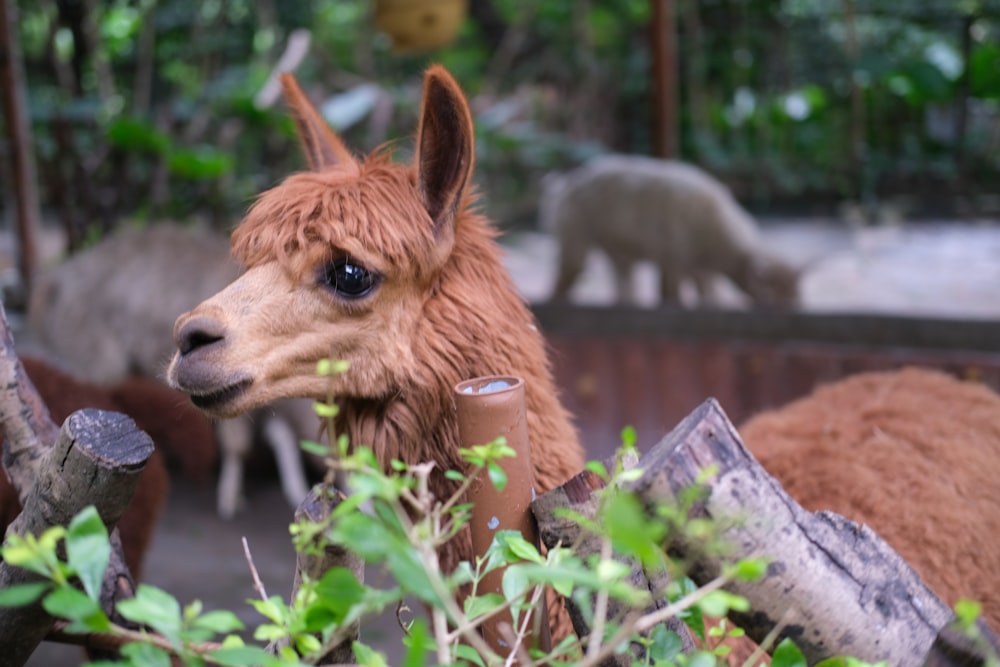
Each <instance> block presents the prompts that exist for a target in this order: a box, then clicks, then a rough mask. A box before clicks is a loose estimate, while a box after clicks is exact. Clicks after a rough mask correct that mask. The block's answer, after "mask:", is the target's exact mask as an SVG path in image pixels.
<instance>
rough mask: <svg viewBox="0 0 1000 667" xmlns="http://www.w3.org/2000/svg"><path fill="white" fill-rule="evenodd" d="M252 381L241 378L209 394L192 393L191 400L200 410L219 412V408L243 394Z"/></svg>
mask: <svg viewBox="0 0 1000 667" xmlns="http://www.w3.org/2000/svg"><path fill="white" fill-rule="evenodd" d="M252 383H253V380H249V379H248V380H240V381H239V382H237V383H235V384H231V385H229V386H227V387H223V388H222V389H219V390H217V391H213V392H211V393H209V394H191V402H192V403H194V405H195V407H197V408H198V409H199V410H204V411H206V412H218V411H219V408H221V407H222V406H224V405H226V404H227V403H232V402H233V401H234V400H236V399H237V398H238V397H239V396H241V395H242V394H243V393H244V392H245V391H246V390H247V388H248V387H249V386H250V385H251V384H252Z"/></svg>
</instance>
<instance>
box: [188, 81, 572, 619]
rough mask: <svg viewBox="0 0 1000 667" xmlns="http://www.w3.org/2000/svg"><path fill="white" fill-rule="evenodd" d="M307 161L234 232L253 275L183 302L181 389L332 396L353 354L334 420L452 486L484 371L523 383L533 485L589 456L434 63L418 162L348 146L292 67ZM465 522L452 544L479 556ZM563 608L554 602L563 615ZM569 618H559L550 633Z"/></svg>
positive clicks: (217, 408) (457, 110)
mask: <svg viewBox="0 0 1000 667" xmlns="http://www.w3.org/2000/svg"><path fill="white" fill-rule="evenodd" d="M283 85H284V88H285V94H286V98H287V100H288V102H289V105H290V107H291V110H292V112H293V115H294V119H295V121H296V126H297V129H298V132H299V135H300V138H301V140H302V144H303V147H304V149H305V154H306V158H307V161H308V164H309V167H310V171H307V172H303V173H296V174H293V175H291V176H289V177H288V178H286V179H285V180H284V181H283V182H282V183H281V184H279V185H278V186H276V187H274V188H273V189H271V190H268V191H266V192H264V193H263V194H262V195H260V197H259V199H258V200H257V202H256V203H255V204H254V205H253V206H252V207H251V208H250V210H249V211H248V213H247V215H246V218H245V219H244V220H243V222H242V223H241V224H240V226H238V227H237V228H236V230H235V231H234V232H233V237H232V251H233V254H234V255H235V257H236V258H237V259H238V260H239V261H240V262H241V263H242V264H244V265H245V267H246V271H245V273H243V275H241V276H240V278H239V279H237V280H236V281H235V282H234V283H233V284H232V285H230V286H229V287H227V288H226V289H225V290H223V291H222V292H220V293H219V294H217V295H215V296H214V297H212V298H211V299H208V300H207V301H205V302H204V303H202V304H201V305H199V306H198V307H197V308H195V309H194V310H192V311H191V312H189V313H186V314H184V315H182V316H181V317H180V318H179V319H178V320H177V324H176V326H175V329H174V336H175V339H176V343H177V352H176V354H175V356H174V358H173V360H172V361H171V364H170V368H169V370H168V379H169V381H170V383H171V385H172V386H174V387H175V388H177V389H179V390H181V391H184V392H187V393H188V394H190V395H191V399H192V401H193V402H194V404H195V405H197V406H198V407H200V408H202V409H203V410H205V411H206V412H208V413H209V414H211V415H214V416H217V417H232V416H235V415H238V414H242V413H244V412H246V411H248V410H252V409H254V408H257V407H258V406H260V405H263V404H265V403H268V402H270V401H273V400H276V399H279V398H285V397H292V396H307V397H314V398H324V397H326V396H327V392H328V390H329V389H331V380H330V378H327V377H320V376H317V374H316V364H317V362H318V361H320V360H321V359H326V358H330V357H333V358H335V359H340V360H345V361H347V362H348V363H349V370H348V371H347V372H346V373H344V374H342V375H339V376H337V377H335V378H333V380H332V389H333V393H334V395H335V396H336V399H337V403H338V404H339V406H340V412H339V414H338V416H337V418H336V422H335V424H334V426H335V429H336V431H337V432H338V433H344V434H346V435H347V436H348V437H349V438H350V441H351V442H352V443H355V444H359V445H361V444H363V445H368V446H371V447H372V448H373V449H374V451H375V452H376V455H377V456H378V458H379V460H380V461H381V462H382V463H383V464H386V465H387V464H388V463H389V462H390V461H391V460H392V459H399V460H401V461H403V462H406V463H409V464H416V463H419V462H426V461H433V462H434V463H435V464H436V466H435V468H434V470H433V471H432V474H431V479H430V481H429V483H430V490H431V491H432V492H433V493H434V494H435V495H436V496H437V497H438V498H447V497H449V496H450V495H451V494H452V493H454V492H455V491H456V489H457V483H456V482H455V481H454V480H451V479H449V478H448V477H447V476H446V474H445V473H446V472H447V471H449V470H462V469H464V468H465V467H466V465H465V463H464V461H463V460H462V458H461V457H460V456H459V453H458V449H459V446H460V441H459V431H458V424H457V419H456V415H455V411H454V408H453V403H452V392H453V388H454V386H455V385H456V384H457V383H458V382H460V381H462V380H466V379H471V378H475V377H479V376H483V375H491V374H504V375H518V376H521V377H522V378H524V380H525V384H526V389H525V394H526V396H525V401H526V408H527V415H526V421H527V426H528V435H529V439H530V442H531V457H532V466H533V470H534V484H535V487H536V489H537V490H538V492H544V491H547V490H549V489H551V488H553V487H555V486H558V485H559V484H561V483H562V482H564V481H566V480H567V479H569V478H570V477H572V476H573V475H575V474H576V473H578V472H580V470H581V469H582V467H583V463H584V458H583V450H582V448H581V446H580V443H579V440H578V437H577V434H576V432H575V429H574V428H573V426H572V425H571V422H570V417H569V415H568V414H567V412H566V410H565V409H564V408H563V407H562V405H561V404H560V402H559V398H558V396H557V391H556V388H555V385H554V382H553V378H552V373H551V370H550V366H549V361H548V359H547V357H546V352H545V344H544V341H543V339H542V336H541V334H540V333H539V331H538V329H537V328H536V326H535V322H534V318H533V316H532V314H531V312H530V311H529V310H528V308H527V306H526V304H525V303H524V301H523V299H522V298H521V297H520V296H519V295H518V292H517V290H516V288H515V286H514V284H513V282H512V280H511V278H510V276H509V274H508V273H507V271H506V269H505V268H504V266H503V264H502V261H501V251H500V249H499V246H498V245H497V244H496V242H495V241H494V237H495V236H496V232H495V231H494V230H493V229H492V227H491V225H490V224H489V222H488V221H487V220H486V219H485V218H484V217H483V216H481V215H479V214H478V213H476V212H475V211H474V210H473V209H472V208H471V205H472V202H473V199H474V195H473V192H472V171H473V154H474V144H475V139H474V135H473V126H472V118H471V114H470V112H469V107H468V104H467V102H466V100H465V98H464V96H463V95H462V92H461V90H460V89H459V87H458V85H457V84H456V83H455V81H454V79H452V77H451V76H450V75H449V74H448V73H447V72H446V71H445V70H444V69H443V68H441V67H439V66H434V67H431V68H430V69H429V70H427V72H426V75H425V78H424V93H423V101H422V106H421V110H420V121H419V127H418V130H417V139H416V151H415V156H414V159H413V163H412V164H411V165H403V164H398V163H396V162H393V161H392V159H391V156H390V155H389V154H388V153H387V152H386V151H376V152H375V153H374V154H372V155H369V156H368V157H366V158H355V157H354V156H353V155H352V154H351V153H350V152H349V151H348V149H347V148H346V147H345V146H344V144H343V143H342V142H341V140H340V139H339V137H337V136H336V135H335V134H334V133H333V131H332V130H330V129H329V128H328V127H327V125H326V124H325V123H324V121H323V119H322V117H321V116H320V114H319V112H318V111H317V110H316V109H315V108H314V107H313V106H312V105H311V104H310V103H309V101H308V100H307V99H306V97H305V95H304V94H303V93H302V91H301V89H300V88H299V87H298V84H297V83H296V82H295V79H294V78H293V77H291V75H286V76H285V77H284V78H283ZM472 555H473V554H472V546H471V540H470V535H469V531H468V529H466V530H464V531H463V532H462V533H460V534H459V535H458V536H456V538H455V539H454V540H453V541H452V542H450V543H449V544H448V545H446V547H445V548H444V550H443V551H442V553H441V554H440V556H441V562H442V566H443V567H444V568H445V569H446V570H451V569H452V568H454V567H455V565H456V564H457V563H458V561H459V560H463V559H465V560H471V559H472ZM559 608H561V605H557V604H556V603H555V602H553V604H552V607H551V610H552V613H553V614H558V613H559ZM559 628H561V629H562V631H563V632H566V631H568V629H569V623H568V618H567V617H565V616H562V617H561V621H560V623H559V626H558V627H557V628H555V629H554V632H555V633H558V632H559Z"/></svg>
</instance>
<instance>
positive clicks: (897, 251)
mask: <svg viewBox="0 0 1000 667" xmlns="http://www.w3.org/2000/svg"><path fill="white" fill-rule="evenodd" d="M765 232H766V235H767V238H768V239H769V240H770V241H771V243H772V245H773V246H774V247H775V248H776V249H778V250H779V251H780V252H782V253H784V254H785V255H786V256H788V257H789V258H790V259H791V260H792V261H794V262H796V263H797V264H798V265H799V266H803V267H805V270H806V274H805V277H804V279H803V292H804V297H805V308H806V309H807V310H813V311H831V310H851V311H880V312H893V313H899V314H921V315H933V316H940V317H962V318H991V319H992V318H997V317H1000V296H998V294H1000V292H998V291H997V287H998V285H1000V224H998V223H997V222H988V221H978V222H974V223H970V224H962V225H956V224H953V223H952V224H938V225H935V224H919V225H912V226H902V227H890V228H875V229H851V228H847V227H845V226H843V225H839V224H835V223H831V224H816V222H815V221H810V222H809V223H808V224H804V223H803V222H801V221H800V222H794V221H782V222H780V223H771V224H767V225H765ZM505 244H506V245H507V248H508V257H507V264H508V266H509V267H510V269H511V272H512V275H513V276H514V279H515V281H516V282H517V284H518V287H519V288H520V289H521V290H522V292H523V293H524V294H525V296H526V297H527V298H528V299H529V300H533V301H534V300H542V299H544V298H546V297H547V295H548V290H549V286H550V285H551V284H552V280H553V277H554V275H555V265H556V264H555V261H556V259H555V258H556V248H555V244H554V242H553V241H552V240H551V239H550V238H548V237H545V236H542V235H538V234H523V235H519V236H517V237H513V238H508V239H506V240H505ZM637 281H638V286H639V294H640V302H641V303H643V304H645V305H652V304H653V303H655V300H656V294H655V285H656V281H655V272H654V270H653V269H652V268H651V267H648V266H643V267H640V268H639V270H638V272H637ZM612 285H613V281H612V280H611V274H610V269H609V267H608V265H607V263H606V262H605V261H603V260H602V259H601V258H600V257H598V256H594V257H592V258H591V261H590V262H589V263H588V267H587V270H586V273H585V275H584V276H583V277H582V279H581V281H580V283H579V284H578V285H577V288H576V289H575V290H574V293H573V298H574V299H576V301H577V302H578V303H586V304H601V303H609V302H610V301H611V299H612V292H611V289H612ZM734 303H735V297H734ZM214 507H215V496H214V489H213V488H211V487H197V486H193V485H192V484H190V483H189V482H187V481H185V480H183V479H180V480H175V481H174V483H173V488H172V492H171V495H170V498H169V503H168V506H167V509H166V512H165V515H164V516H163V518H162V520H161V521H160V523H159V525H158V526H157V532H156V536H155V541H154V543H153V545H152V550H151V552H150V553H149V556H148V560H147V566H146V572H147V577H146V581H147V582H148V583H151V584H154V585H157V586H160V587H162V588H164V589H166V590H168V591H170V592H171V593H173V594H174V595H175V596H177V597H178V599H179V600H180V601H181V602H182V603H187V602H190V601H191V600H194V599H200V600H202V602H203V603H204V604H205V607H206V608H207V609H229V610H232V611H235V612H237V613H238V614H239V615H240V616H241V617H242V618H244V620H245V621H246V622H247V623H248V624H255V623H257V622H258V621H259V619H258V618H257V616H256V612H254V611H253V610H252V609H251V608H250V607H249V606H248V605H246V603H245V601H246V600H247V599H248V598H250V597H253V596H255V592H254V590H253V586H252V582H251V577H250V573H249V569H248V566H247V564H246V560H245V558H244V555H243V547H242V544H241V538H242V537H244V536H246V537H247V539H248V541H249V545H250V549H251V552H252V554H253V560H254V564H255V566H256V568H257V570H258V571H259V573H260V576H261V578H262V580H263V583H264V585H265V587H266V588H267V591H268V593H269V594H281V595H283V596H287V594H288V591H289V589H290V585H291V581H292V571H293V566H294V557H293V551H292V548H291V545H290V540H289V536H288V529H287V527H288V523H289V522H290V520H291V517H292V509H291V508H290V507H289V506H288V505H287V503H286V502H285V500H284V498H283V496H282V495H281V493H280V490H279V489H278V486H277V480H276V479H275V478H273V477H264V478H258V479H255V480H251V482H250V484H248V490H247V503H246V506H245V507H244V509H243V511H242V512H240V513H239V514H238V515H237V517H236V518H235V519H233V520H232V521H224V520H222V519H220V518H219V517H218V516H217V515H216V514H215V510H214ZM363 632H364V639H365V640H366V641H368V642H370V643H371V644H373V645H374V646H375V647H376V648H380V649H383V650H386V651H387V652H388V654H389V664H398V653H397V650H398V649H397V648H396V647H397V645H398V631H397V630H396V629H395V628H394V623H393V622H392V621H391V620H384V621H382V622H380V623H377V624H375V625H369V626H366V627H365V628H364V630H363ZM80 656H81V654H80V652H79V650H78V649H76V648H67V647H58V646H52V645H43V647H42V648H40V649H39V651H37V652H36V654H35V656H34V657H33V658H32V660H31V662H30V663H29V664H30V665H31V666H32V667H59V666H61V665H76V664H79V663H80V661H81V660H80Z"/></svg>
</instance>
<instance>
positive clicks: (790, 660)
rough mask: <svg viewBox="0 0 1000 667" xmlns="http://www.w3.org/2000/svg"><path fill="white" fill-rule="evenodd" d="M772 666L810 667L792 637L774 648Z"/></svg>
mask: <svg viewBox="0 0 1000 667" xmlns="http://www.w3.org/2000/svg"><path fill="white" fill-rule="evenodd" d="M771 667H808V666H807V665H806V658H805V656H804V655H802V651H800V650H799V647H798V646H796V645H795V643H794V642H793V641H792V640H791V639H784V640H782V641H781V643H780V644H778V646H777V647H775V649H774V653H773V654H772V656H771Z"/></svg>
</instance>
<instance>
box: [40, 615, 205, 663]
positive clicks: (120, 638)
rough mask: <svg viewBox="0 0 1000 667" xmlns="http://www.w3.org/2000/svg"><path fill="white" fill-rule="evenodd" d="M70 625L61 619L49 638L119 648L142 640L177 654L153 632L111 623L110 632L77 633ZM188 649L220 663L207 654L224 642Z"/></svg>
mask: <svg viewBox="0 0 1000 667" xmlns="http://www.w3.org/2000/svg"><path fill="white" fill-rule="evenodd" d="M67 625H68V623H66V622H65V621H59V622H57V623H56V625H55V626H54V628H53V630H52V632H51V633H50V634H49V637H48V638H49V640H51V641H55V642H57V643H60V644H76V645H79V646H85V647H87V648H92V649H104V650H111V651H114V650H118V649H120V648H121V647H123V646H124V645H125V644H134V643H136V642H141V643H144V644H149V645H151V646H155V647H156V648H159V649H162V650H164V651H166V652H167V653H169V654H170V655H173V656H177V655H178V653H179V652H178V649H177V647H176V646H175V645H174V644H172V643H171V642H170V640H169V639H167V638H166V637H164V636H162V635H159V634H157V633H152V632H142V631H139V630H129V629H128V628H123V627H121V626H120V625H115V624H112V625H111V631H109V632H89V633H86V634H76V633H69V632H66V630H65V628H66V626H67ZM186 648H187V650H189V651H191V652H193V653H197V654H198V656H199V657H200V658H201V659H202V660H204V661H205V662H207V663H208V664H212V665H218V664H220V663H219V662H218V661H216V660H213V659H212V658H211V657H209V656H207V655H206V654H207V653H209V652H211V651H215V650H218V649H221V648H222V644H219V643H216V642H201V643H198V644H189V645H187V647H186Z"/></svg>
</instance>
